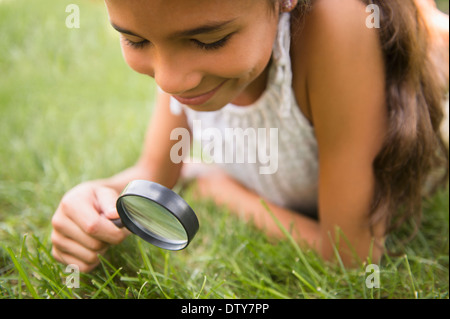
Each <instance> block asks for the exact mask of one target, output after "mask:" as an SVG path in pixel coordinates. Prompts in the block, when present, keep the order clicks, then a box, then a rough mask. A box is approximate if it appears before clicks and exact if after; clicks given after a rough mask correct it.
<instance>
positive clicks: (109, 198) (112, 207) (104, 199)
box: [95, 187, 119, 219]
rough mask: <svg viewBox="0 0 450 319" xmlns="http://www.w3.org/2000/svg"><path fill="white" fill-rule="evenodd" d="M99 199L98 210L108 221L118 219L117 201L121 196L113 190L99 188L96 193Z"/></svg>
mask: <svg viewBox="0 0 450 319" xmlns="http://www.w3.org/2000/svg"><path fill="white" fill-rule="evenodd" d="M95 195H96V197H97V204H98V210H99V212H100V213H102V214H103V215H105V217H106V218H108V219H117V218H119V214H118V213H117V208H116V201H117V198H118V197H119V194H118V193H117V192H116V191H115V190H114V189H112V188H109V187H99V188H97V189H96V191H95Z"/></svg>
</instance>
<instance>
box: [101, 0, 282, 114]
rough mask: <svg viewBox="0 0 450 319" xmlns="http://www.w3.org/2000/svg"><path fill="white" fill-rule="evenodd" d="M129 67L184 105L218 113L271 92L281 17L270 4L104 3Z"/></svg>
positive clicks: (227, 0) (243, 0) (255, 0)
mask: <svg viewBox="0 0 450 319" xmlns="http://www.w3.org/2000/svg"><path fill="white" fill-rule="evenodd" d="M105 2H106V5H107V8H108V13H109V17H110V22H111V24H112V25H113V27H114V28H115V29H117V30H118V31H119V32H120V33H121V46H122V51H123V55H124V57H125V61H126V62H127V63H128V65H129V66H130V67H131V68H132V69H134V70H135V71H137V72H139V73H143V74H147V75H149V76H151V77H154V78H155V80H156V83H157V84H158V86H159V87H160V88H161V89H162V90H163V91H165V92H166V93H168V94H170V95H172V96H173V97H174V98H176V99H177V100H179V101H180V102H181V103H182V104H186V105H188V106H189V107H191V108H192V109H194V110H198V111H214V110H218V109H220V108H222V107H223V106H225V105H226V104H228V103H230V102H232V103H235V104H237V105H248V104H251V103H253V102H254V101H255V100H256V99H257V98H258V97H259V96H260V95H261V94H262V92H263V91H264V89H265V84H266V79H267V72H265V71H266V70H267V66H268V64H269V61H270V57H271V53H272V46H273V42H274V40H275V36H276V31H277V22H278V14H277V12H275V8H272V7H271V4H270V3H269V1H267V0H105Z"/></svg>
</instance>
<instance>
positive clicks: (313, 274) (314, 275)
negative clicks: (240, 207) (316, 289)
mask: <svg viewBox="0 0 450 319" xmlns="http://www.w3.org/2000/svg"><path fill="white" fill-rule="evenodd" d="M261 203H262V205H263V206H264V208H265V209H266V211H267V212H268V213H269V214H270V216H271V217H272V219H273V220H274V222H275V224H276V225H277V226H278V228H279V229H280V230H281V231H282V233H283V234H284V235H285V236H286V238H287V239H288V240H289V242H290V243H291V245H292V247H293V248H294V249H295V251H296V252H297V255H298V256H299V258H300V260H301V261H302V262H303V264H304V265H305V267H306V269H307V270H308V272H309V274H310V275H311V277H312V280H313V281H314V283H315V285H316V286H317V285H318V281H319V280H320V276H319V274H318V273H317V272H316V271H315V270H314V269H313V268H312V267H311V265H310V264H309V262H308V260H307V259H306V257H305V254H304V253H303V251H302V250H301V249H300V247H299V246H298V244H297V242H296V241H295V239H294V238H293V237H292V235H291V234H290V233H289V232H288V231H287V230H286V228H285V227H284V226H283V225H282V224H281V222H280V221H279V220H278V218H276V217H275V215H274V214H273V212H272V211H271V209H270V208H269V206H268V205H267V203H266V202H265V201H264V200H261Z"/></svg>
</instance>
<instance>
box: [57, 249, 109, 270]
mask: <svg viewBox="0 0 450 319" xmlns="http://www.w3.org/2000/svg"><path fill="white" fill-rule="evenodd" d="M52 255H53V257H54V258H55V259H56V261H59V262H60V263H63V264H65V265H77V266H78V268H79V269H80V271H81V272H90V271H92V270H93V269H94V268H95V267H97V266H98V265H99V264H100V260H98V261H97V262H96V263H94V264H87V263H85V262H84V261H81V260H79V259H77V258H76V257H74V256H71V255H69V254H66V253H64V252H61V251H59V250H58V249H57V248H56V247H53V248H52Z"/></svg>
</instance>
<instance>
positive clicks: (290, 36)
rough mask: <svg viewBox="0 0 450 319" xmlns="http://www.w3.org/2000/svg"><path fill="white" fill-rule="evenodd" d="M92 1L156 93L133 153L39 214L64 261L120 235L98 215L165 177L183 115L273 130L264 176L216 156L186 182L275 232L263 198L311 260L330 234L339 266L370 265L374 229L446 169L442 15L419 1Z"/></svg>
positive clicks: (178, 166)
mask: <svg viewBox="0 0 450 319" xmlns="http://www.w3.org/2000/svg"><path fill="white" fill-rule="evenodd" d="M105 2H106V6H107V9H108V14H109V17H110V22H111V24H112V26H113V27H114V28H115V29H116V30H117V31H118V32H120V34H121V46H122V51H123V55H124V58H125V60H126V62H127V63H128V65H129V66H130V67H131V68H133V69H134V70H135V71H137V72H139V73H143V74H146V75H149V76H151V77H153V78H154V79H155V81H156V84H157V85H158V87H159V89H160V90H159V94H158V99H157V106H156V109H155V113H154V115H153V118H152V122H151V124H150V126H149V130H148V133H147V136H146V140H145V145H144V148H143V151H142V155H141V157H140V159H139V161H138V162H137V163H136V164H135V165H134V166H133V167H131V168H129V169H127V170H125V171H124V172H121V173H119V174H117V175H115V176H113V177H111V178H108V179H104V180H98V181H91V182H86V183H83V184H81V185H79V186H77V187H75V188H74V189H72V190H71V191H69V192H68V193H67V194H66V195H65V196H64V197H63V199H62V201H61V203H60V205H59V207H58V209H57V211H56V213H55V215H54V217H53V219H52V224H53V228H54V230H53V233H52V241H53V255H54V256H55V258H56V259H57V260H59V261H61V262H63V263H67V264H78V265H79V266H80V269H81V270H82V271H90V270H91V269H93V268H94V267H95V266H96V265H97V264H98V263H99V260H98V258H97V256H98V254H103V253H104V252H105V251H106V250H107V247H108V245H110V244H118V243H120V242H121V241H122V240H123V239H124V238H125V237H126V236H127V234H128V233H127V231H126V230H121V229H118V228H116V227H115V226H114V225H113V223H111V222H110V221H109V220H108V219H113V218H117V217H118V215H117V212H116V209H115V201H116V199H117V196H118V193H119V192H120V191H121V189H123V187H125V185H126V184H127V183H128V182H129V181H130V180H133V179H147V180H152V181H155V182H157V183H160V184H163V185H165V186H167V187H173V186H174V185H175V183H176V182H177V181H178V179H179V177H180V175H181V170H182V162H179V161H174V160H173V157H171V152H172V150H173V148H174V147H175V146H176V145H177V143H179V141H178V140H177V139H176V138H173V136H172V138H171V134H172V132H173V131H174V130H175V129H180V128H181V129H188V130H189V129H191V128H192V127H193V123H194V120H196V121H200V122H197V123H201V124H202V129H203V130H207V129H210V128H215V129H218V130H219V131H218V132H219V133H220V134H223V133H224V132H225V130H226V129H228V128H242V129H246V130H247V129H253V130H258V129H260V128H262V129H269V128H276V129H277V130H278V131H277V132H278V135H277V137H278V138H277V140H276V142H277V144H276V145H277V147H278V148H277V149H276V150H277V152H276V160H277V169H276V170H274V171H273V172H270V173H269V174H261V173H260V171H259V170H258V169H259V168H260V164H261V163H258V161H246V162H244V163H241V162H237V161H235V162H234V163H233V162H231V163H226V164H221V163H220V162H219V163H217V165H216V166H214V167H215V169H213V170H208V171H204V172H203V173H202V174H200V175H199V176H198V177H197V185H198V193H199V194H200V195H201V196H205V197H206V196H207V197H212V198H213V199H214V200H215V201H216V202H217V203H219V204H226V205H228V206H229V207H230V208H231V209H232V210H233V211H235V212H237V213H240V214H241V216H242V217H243V218H244V219H245V220H252V221H253V222H254V223H255V224H256V225H257V226H258V227H260V228H261V229H264V230H265V231H266V232H267V233H268V234H270V235H273V236H280V235H281V232H280V231H279V229H278V227H277V226H276V225H275V224H274V223H273V221H272V219H271V217H270V215H269V214H267V212H266V209H265V207H263V205H261V202H260V198H264V199H265V201H266V202H267V203H268V206H269V208H270V209H271V211H272V212H273V214H274V215H275V217H276V218H277V219H278V220H280V222H281V223H282V224H283V225H284V226H285V227H286V228H287V229H292V235H293V236H294V238H295V239H296V240H298V241H299V242H306V243H307V244H309V245H310V246H311V247H314V248H315V249H317V251H318V252H320V254H321V255H322V256H323V257H324V258H325V259H331V258H332V257H333V255H334V253H333V247H334V245H336V243H337V242H338V241H339V236H340V235H341V234H343V235H345V237H346V239H347V240H346V241H343V240H342V241H341V242H340V243H339V245H338V250H339V253H340V255H341V258H342V260H343V262H344V263H345V264H346V265H348V266H351V265H352V264H353V262H354V260H355V259H354V257H355V254H356V256H358V257H359V258H362V259H365V258H367V257H368V256H369V255H370V252H371V254H372V255H371V258H372V260H373V261H375V262H377V261H378V260H379V259H380V258H381V256H382V254H383V242H384V238H385V236H386V235H387V234H388V233H389V232H390V231H392V230H393V229H395V228H396V227H397V226H398V225H400V224H401V223H402V222H403V221H404V220H406V218H409V217H411V216H418V214H420V202H421V188H422V185H423V184H424V182H425V180H426V179H427V176H428V175H429V173H430V172H431V171H432V169H434V168H438V167H443V168H444V169H445V171H447V170H448V157H446V155H445V154H447V151H446V149H445V147H444V144H443V141H442V137H441V135H440V134H439V129H440V124H441V120H442V118H443V112H442V107H441V105H442V102H443V98H444V94H445V89H446V88H447V83H448V73H445V71H442V70H448V17H447V16H442V15H441V14H440V13H438V12H437V9H436V8H435V7H434V6H433V5H432V2H430V1H428V0H416V1H413V0H390V1H382V0H374V1H369V0H364V1H362V0H346V1H340V0H300V2H298V1H297V0H281V1H279V0H227V1H223V0H171V1H161V0H130V1H122V0H106V1H105ZM369 3H373V4H376V5H377V7H375V8H378V9H379V13H380V15H379V18H380V28H374V27H373V25H375V24H373V25H371V24H370V23H369V22H373V21H374V20H373V19H376V18H377V17H378V16H377V15H376V13H377V11H376V10H375V11H373V12H372V14H373V16H371V17H369V15H370V14H371V12H370V11H369V13H368V12H367V11H366V8H367V6H368V4H369ZM437 17H438V18H439V19H441V20H442V19H443V20H444V22H446V27H445V28H444V29H442V28H440V27H438V26H436V25H435V23H434V22H435V21H438V19H437ZM368 18H369V19H368ZM431 21H433V24H432V23H427V22H431ZM439 25H440V24H439ZM441 68H442V69H441ZM247 132H248V131H247ZM194 133H195V132H194ZM222 136H224V135H222ZM256 144H257V145H256V147H257V148H258V147H259V148H258V152H260V151H261V148H262V146H261V145H260V143H256ZM230 145H236V143H235V144H233V143H232V141H230V140H227V139H226V138H224V139H223V140H222V141H221V144H220V146H221V147H224V148H226V147H230ZM234 151H235V152H239V150H238V149H234ZM263 151H266V150H263ZM235 154H236V153H235ZM172 155H173V154H172ZM255 162H256V163H255ZM189 166H190V165H187V167H189ZM434 182H435V184H437V182H436V181H435V180H434Z"/></svg>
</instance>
